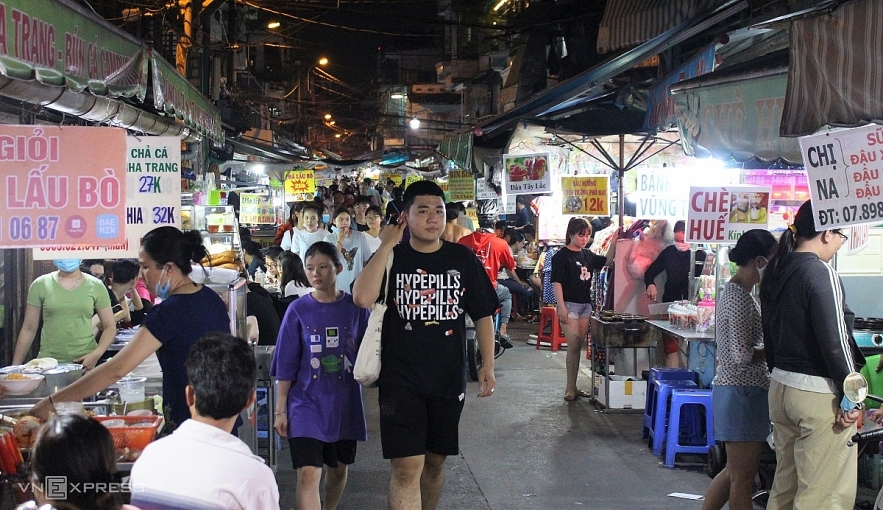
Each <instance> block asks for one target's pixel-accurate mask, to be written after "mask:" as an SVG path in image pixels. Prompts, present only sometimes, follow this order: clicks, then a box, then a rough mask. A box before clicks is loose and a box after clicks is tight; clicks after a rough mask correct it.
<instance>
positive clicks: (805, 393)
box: [760, 201, 864, 509]
mask: <svg viewBox="0 0 883 510" xmlns="http://www.w3.org/2000/svg"><path fill="white" fill-rule="evenodd" d="M813 217H814V213H813V208H812V205H811V204H810V202H808V201H807V202H806V203H804V204H803V205H802V206H801V207H800V209H799V210H798V211H797V215H796V216H795V218H794V224H793V225H791V226H790V227H788V230H786V231H785V233H784V234H782V237H781V239H780V240H779V246H778V249H777V251H776V255H775V257H773V259H772V260H771V261H770V263H769V269H767V270H766V274H765V275H764V278H763V280H762V282H761V293H760V298H761V317H762V323H763V336H764V345H765V348H766V358H767V365H768V366H769V368H770V370H771V371H772V373H771V375H770V379H771V381H770V390H769V405H770V419H771V420H772V422H773V442H774V443H775V446H776V461H777V465H776V475H775V481H774V482H773V487H772V490H771V491H770V498H769V502H768V504H767V508H768V509H778V508H789V509H790V508H831V509H834V508H843V509H848V508H852V506H853V504H854V502H855V491H856V484H857V469H856V467H857V460H856V449H855V448H849V447H847V446H846V442H847V440H848V439H849V437H850V436H851V435H852V434H854V433H855V422H856V420H857V419H858V417H859V414H860V412H861V411H859V410H853V411H849V412H843V411H842V410H841V409H840V399H841V397H842V395H843V379H844V378H845V377H846V375H847V374H849V373H850V372H854V371H857V370H858V369H859V368H860V366H861V365H863V364H864V357H863V356H862V354H861V352H860V351H859V350H858V347H857V346H856V343H855V340H854V339H853V338H852V323H853V320H854V318H855V316H854V314H853V313H852V312H851V311H850V310H849V307H847V306H846V296H845V294H844V292H843V286H842V283H841V281H840V277H839V276H838V275H837V272H836V271H835V270H834V268H833V267H831V266H830V265H829V264H828V263H829V262H830V261H831V259H832V258H833V257H834V254H835V253H837V250H839V249H840V247H841V246H842V245H843V242H844V241H845V240H846V239H847V237H846V235H845V234H843V233H842V232H841V231H840V229H831V230H823V231H817V230H816V229H815V224H814V222H813Z"/></svg>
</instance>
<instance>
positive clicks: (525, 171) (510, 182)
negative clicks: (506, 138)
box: [503, 154, 552, 195]
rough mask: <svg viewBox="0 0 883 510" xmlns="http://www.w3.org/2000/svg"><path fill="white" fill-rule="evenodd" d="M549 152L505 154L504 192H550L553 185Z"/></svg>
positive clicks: (520, 193) (517, 193) (522, 193)
mask: <svg viewBox="0 0 883 510" xmlns="http://www.w3.org/2000/svg"><path fill="white" fill-rule="evenodd" d="M551 183H552V172H551V170H550V168H549V155H548V154H519V155H517V156H515V155H511V154H503V193H504V194H506V195H525V194H539V193H548V192H549V191H550V190H551V189H552V187H551Z"/></svg>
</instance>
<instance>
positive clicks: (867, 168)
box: [800, 125, 883, 230]
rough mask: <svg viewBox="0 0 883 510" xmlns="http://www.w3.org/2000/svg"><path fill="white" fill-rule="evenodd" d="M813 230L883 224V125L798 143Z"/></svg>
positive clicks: (831, 134) (812, 138) (833, 133)
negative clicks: (807, 184) (806, 181)
mask: <svg viewBox="0 0 883 510" xmlns="http://www.w3.org/2000/svg"><path fill="white" fill-rule="evenodd" d="M800 150H801V152H802V153H803V161H804V165H805V167H806V175H807V178H808V180H809V192H810V197H811V200H812V208H813V211H815V218H814V219H815V225H816V230H829V229H833V228H838V227H845V226H847V225H858V224H862V223H875V222H879V221H880V220H881V219H883V194H881V193H883V191H881V190H883V126H878V125H870V126H865V127H860V128H855V129H846V130H843V131H834V132H826V133H822V134H818V135H811V136H804V137H802V138H800Z"/></svg>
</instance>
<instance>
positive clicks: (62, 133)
mask: <svg viewBox="0 0 883 510" xmlns="http://www.w3.org/2000/svg"><path fill="white" fill-rule="evenodd" d="M98 147H100V150H96V148H98ZM0 162H2V165H3V177H2V179H3V181H2V182H3V185H2V187H3V194H2V198H0V248H26V247H37V246H58V245H64V244H66V245H72V244H77V245H79V244H91V245H99V246H109V245H114V244H120V243H122V242H123V241H125V220H124V218H125V213H126V211H125V201H124V197H125V192H126V180H125V179H124V178H123V176H124V175H125V172H126V132H125V131H124V130H122V129H119V128H107V127H80V126H64V128H62V127H61V126H12V125H5V126H4V125H0Z"/></svg>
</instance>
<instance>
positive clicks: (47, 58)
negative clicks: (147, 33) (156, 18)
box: [0, 0, 148, 101]
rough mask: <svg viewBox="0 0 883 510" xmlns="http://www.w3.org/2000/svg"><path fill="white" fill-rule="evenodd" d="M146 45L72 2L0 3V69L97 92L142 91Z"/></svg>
mask: <svg viewBox="0 0 883 510" xmlns="http://www.w3.org/2000/svg"><path fill="white" fill-rule="evenodd" d="M147 67H148V52H147V48H145V46H144V45H143V43H141V42H140V41H138V40H137V39H135V38H134V37H132V36H130V35H128V34H126V33H125V32H123V31H122V30H119V29H117V28H116V27H114V26H113V25H111V24H110V23H108V22H106V21H105V20H103V19H101V18H100V17H98V16H96V15H94V14H93V13H92V12H90V11H89V10H88V9H84V8H83V7H80V6H79V5H77V4H75V3H74V2H58V1H54V0H5V1H4V2H2V3H0V74H2V75H4V76H8V77H10V78H15V79H17V80H25V81H30V80H36V81H38V82H40V83H43V84H46V85H52V86H66V87H67V88H69V89H70V90H72V91H74V92H78V93H79V92H83V91H84V90H86V89H88V90H89V92H91V93H92V94H95V95H98V96H110V97H133V98H136V99H138V100H139V101H143V100H144V97H145V94H146V92H147Z"/></svg>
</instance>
